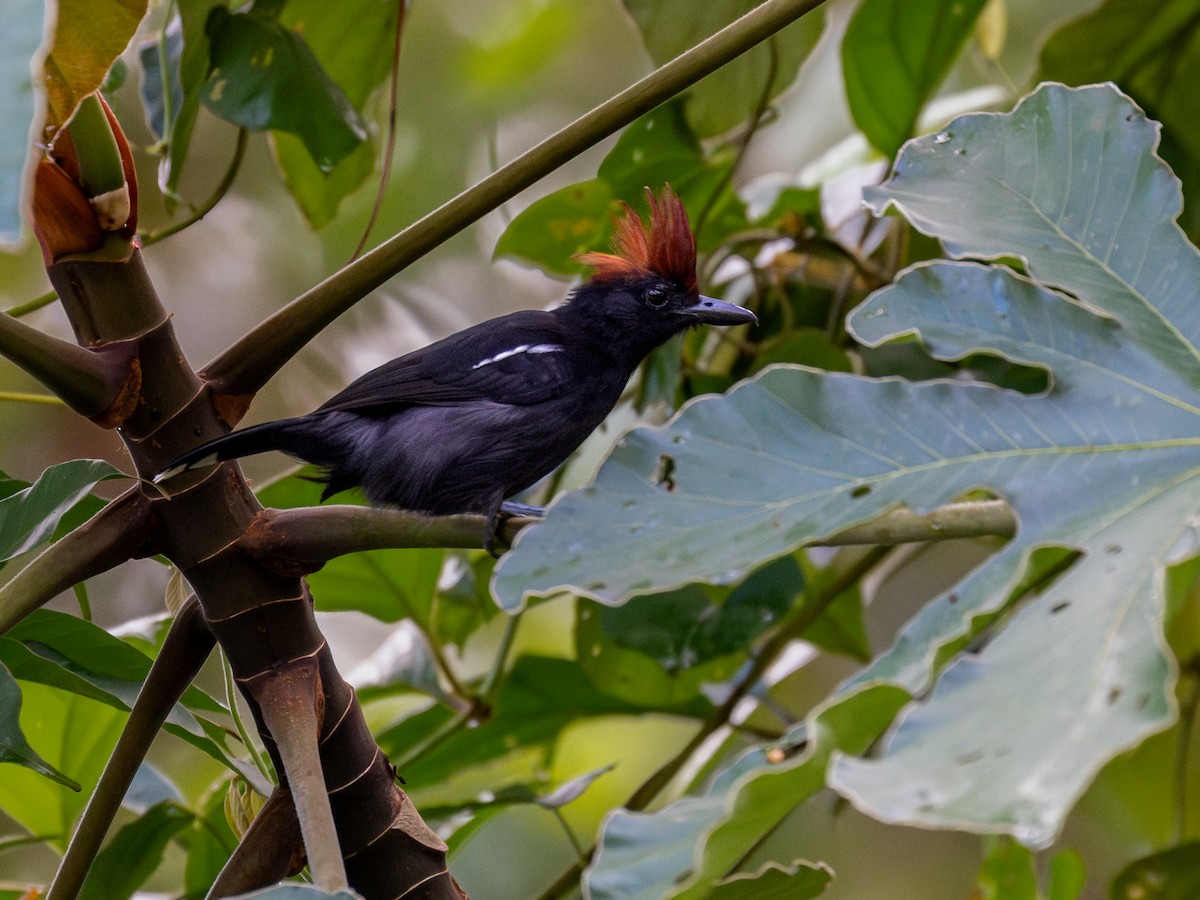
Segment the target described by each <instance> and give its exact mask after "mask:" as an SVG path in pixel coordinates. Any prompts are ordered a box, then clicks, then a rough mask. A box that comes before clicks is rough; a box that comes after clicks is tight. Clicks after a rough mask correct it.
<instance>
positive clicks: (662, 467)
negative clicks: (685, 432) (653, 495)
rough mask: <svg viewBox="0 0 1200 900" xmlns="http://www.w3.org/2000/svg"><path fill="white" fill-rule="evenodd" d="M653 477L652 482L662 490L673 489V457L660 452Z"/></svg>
mask: <svg viewBox="0 0 1200 900" xmlns="http://www.w3.org/2000/svg"><path fill="white" fill-rule="evenodd" d="M653 477H654V483H655V484H656V485H658V486H659V487H660V488H662V489H663V490H664V491H667V492H670V491H673V490H675V457H673V456H671V455H670V454H667V453H663V454H660V455H659V457H658V465H657V466H656V467H655V469H654V476H653Z"/></svg>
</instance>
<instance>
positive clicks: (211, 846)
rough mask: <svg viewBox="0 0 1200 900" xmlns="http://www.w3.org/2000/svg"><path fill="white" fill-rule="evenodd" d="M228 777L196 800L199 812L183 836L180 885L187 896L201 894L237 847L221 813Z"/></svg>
mask: <svg viewBox="0 0 1200 900" xmlns="http://www.w3.org/2000/svg"><path fill="white" fill-rule="evenodd" d="M228 787H229V780H228V779H226V778H222V779H220V780H218V781H217V782H215V783H214V784H213V785H212V786H211V787H210V788H209V789H208V791H207V793H206V794H205V795H204V797H203V798H202V799H201V801H200V812H199V813H198V814H197V815H196V816H195V818H193V819H192V823H191V826H190V828H189V830H188V831H187V832H186V833H185V834H184V835H183V838H184V839H185V840H186V846H187V862H186V864H185V865H184V876H183V884H184V890H185V891H186V892H187V896H189V897H203V896H205V895H206V894H207V893H208V890H209V888H211V887H212V885H213V882H214V881H216V880H217V875H218V874H219V873H220V871H221V869H222V868H223V867H224V865H225V863H226V862H227V861H228V860H229V856H230V854H232V853H233V851H234V848H235V847H237V838H236V837H235V836H234V834H233V831H232V830H231V829H230V827H229V820H228V819H227V817H226V816H225V793H226V791H227V790H228Z"/></svg>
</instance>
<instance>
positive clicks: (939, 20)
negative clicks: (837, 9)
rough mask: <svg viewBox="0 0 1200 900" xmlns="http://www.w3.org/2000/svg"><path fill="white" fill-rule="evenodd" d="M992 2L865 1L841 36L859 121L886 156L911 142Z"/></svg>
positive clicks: (852, 109)
mask: <svg viewBox="0 0 1200 900" xmlns="http://www.w3.org/2000/svg"><path fill="white" fill-rule="evenodd" d="M985 3H986V0H864V2H863V3H862V4H861V5H860V6H859V7H858V9H857V10H856V11H855V13H854V17H853V18H852V19H851V20H850V24H849V26H847V28H846V36H845V37H844V38H843V39H842V76H843V78H844V80H845V83H846V98H847V100H848V101H849V103H850V113H851V115H853V116H854V123H855V124H856V125H857V126H858V127H859V128H860V129H861V130H862V132H863V134H865V135H866V136H867V140H869V141H870V142H871V144H872V145H873V146H874V147H875V149H877V150H879V151H880V152H881V153H883V154H884V155H885V156H888V157H890V156H892V155H894V154H895V152H896V151H897V150H899V149H900V145H901V144H903V143H904V142H905V141H906V140H908V139H909V138H910V137H912V134H913V131H914V129H915V128H916V125H917V116H918V115H920V113H921V108H922V107H923V106H924V105H925V103H926V102H927V101H928V100H929V98H930V97H931V96H932V94H933V92H934V91H935V90H936V89H937V86H938V85H939V84H940V83H941V81H942V79H943V78H944V77H945V75H946V73H947V72H948V71H949V69H950V64H951V63H952V62H954V59H955V57H957V56H958V53H959V50H961V49H962V45H963V43H964V42H965V41H966V39H967V37H968V36H969V35H970V34H971V29H972V28H973V27H974V25H975V19H976V17H977V16H978V15H979V12H980V10H982V9H983V7H984V5H985Z"/></svg>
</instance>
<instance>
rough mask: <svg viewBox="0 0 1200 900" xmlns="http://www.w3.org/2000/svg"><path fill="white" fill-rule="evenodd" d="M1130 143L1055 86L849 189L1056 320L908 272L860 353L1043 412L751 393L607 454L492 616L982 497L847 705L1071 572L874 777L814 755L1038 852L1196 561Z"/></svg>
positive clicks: (1140, 706)
mask: <svg viewBox="0 0 1200 900" xmlns="http://www.w3.org/2000/svg"><path fill="white" fill-rule="evenodd" d="M1155 138H1156V129H1155V126H1154V125H1153V124H1152V123H1150V122H1148V121H1147V120H1146V119H1145V117H1144V116H1143V115H1142V114H1141V113H1140V111H1139V110H1137V109H1136V108H1135V107H1133V106H1132V105H1131V104H1130V103H1129V102H1128V100H1127V99H1126V98H1125V97H1123V96H1122V95H1121V94H1119V93H1118V92H1117V91H1115V90H1113V89H1112V88H1109V87H1094V88H1088V89H1082V90H1071V89H1067V88H1063V87H1062V86H1054V85H1051V86H1047V87H1043V88H1042V89H1040V90H1039V91H1037V92H1036V93H1035V94H1033V95H1031V96H1030V97H1028V98H1026V99H1025V100H1024V101H1023V102H1022V103H1021V104H1020V105H1019V106H1018V107H1017V108H1016V110H1014V111H1013V112H1012V113H1011V114H1008V115H1003V116H997V115H973V116H966V117H963V118H961V119H959V120H957V121H956V122H954V123H952V124H951V125H950V126H948V127H947V129H946V130H945V131H944V132H942V133H941V134H938V135H936V136H931V137H929V138H926V139H921V140H919V141H916V142H913V143H911V144H909V145H908V147H907V148H906V150H905V152H904V153H903V154H902V156H901V158H900V160H899V162H898V164H897V174H896V175H895V177H894V178H893V179H892V180H891V181H890V182H888V183H887V184H886V185H885V186H883V187H882V188H879V189H876V190H874V191H871V192H869V193H868V200H869V202H870V203H871V204H872V205H873V206H874V207H875V209H876V211H877V212H882V211H883V208H884V207H885V206H887V205H888V204H895V205H896V206H897V207H898V208H899V209H900V210H901V211H902V212H903V213H904V214H905V215H906V216H907V217H908V218H909V219H910V220H911V221H912V222H913V223H914V224H915V225H917V226H918V227H919V228H920V229H921V230H923V231H925V232H928V233H929V234H932V235H935V236H937V237H938V238H940V239H941V240H942V241H943V242H944V244H945V246H946V247H947V249H948V251H949V252H950V253H952V254H954V255H971V256H974V257H997V258H998V257H1013V256H1019V257H1021V258H1022V259H1024V260H1025V262H1026V265H1027V268H1028V271H1029V273H1030V275H1031V276H1032V278H1033V279H1045V280H1047V281H1052V282H1053V283H1054V284H1056V285H1060V286H1061V287H1062V288H1063V289H1064V290H1065V291H1068V292H1070V294H1071V295H1072V296H1073V297H1077V298H1079V299H1078V302H1077V301H1075V300H1073V299H1071V298H1069V297H1067V296H1065V295H1064V294H1061V293H1058V292H1056V291H1053V290H1050V289H1049V288H1047V287H1045V286H1043V285H1042V284H1039V283H1038V282H1037V281H1034V280H1030V279H1027V278H1023V277H1020V276H1017V275H1014V274H1013V273H1012V272H1011V271H1010V270H1009V269H1006V268H1003V267H988V266H982V265H977V264H967V263H944V264H939V265H927V266H921V267H917V268H914V269H913V270H911V271H909V272H908V273H906V274H905V276H904V277H903V278H901V279H900V280H899V281H898V282H897V283H896V284H895V285H892V286H891V287H889V288H886V289H884V290H883V291H880V292H878V293H877V294H875V295H874V296H873V297H872V298H871V299H870V300H869V301H867V302H866V303H865V304H863V305H862V306H861V307H859V309H858V310H857V311H856V313H855V314H854V316H853V317H852V320H851V327H852V329H853V331H854V333H855V334H856V335H857V336H858V337H859V339H860V340H863V341H864V342H866V343H868V344H873V345H874V344H879V343H882V342H884V341H887V340H893V339H897V338H900V337H902V336H905V335H911V334H918V335H919V336H920V338H921V340H922V341H923V343H924V344H925V346H926V348H927V349H928V350H929V352H930V353H931V355H933V356H934V357H936V358H939V359H944V360H954V359H961V358H963V357H965V356H967V355H970V354H973V353H977V352H981V351H984V350H986V351H987V352H990V353H992V354H994V355H1000V356H1002V357H1004V358H1006V359H1008V360H1011V361H1014V362H1018V363H1022V364H1025V365H1030V366H1038V367H1043V368H1045V369H1046V370H1047V371H1048V372H1049V373H1050V376H1051V379H1052V381H1051V388H1050V390H1049V391H1048V393H1047V394H1045V395H1044V396H1030V395H1025V394H1020V393H1016V392H1013V391H1008V390H1002V389H998V388H996V387H994V386H991V385H985V384H972V383H962V382H949V381H937V382H929V383H922V384H912V383H909V382H905V381H901V380H898V379H881V380H877V381H876V380H871V379H864V378H856V377H852V376H846V375H839V374H832V375H824V374H821V373H817V372H813V371H809V370H805V369H800V368H789V367H780V368H774V369H770V370H768V371H767V372H765V373H763V374H761V375H760V376H758V377H756V378H754V379H751V380H750V381H748V382H744V383H743V384H742V385H740V386H739V387H737V388H735V389H734V390H733V391H731V392H730V394H729V395H728V396H727V397H724V398H705V399H701V400H699V401H696V402H693V403H692V404H691V405H689V406H687V407H685V409H684V410H683V411H682V412H681V413H680V414H679V415H678V416H677V417H676V418H675V419H674V420H673V421H672V422H671V423H670V424H669V425H668V426H666V427H663V428H657V429H644V430H641V431H637V432H634V433H633V434H631V435H629V436H628V437H626V438H625V440H624V441H623V442H622V444H621V445H619V446H618V448H617V449H616V450H615V451H614V453H613V454H612V456H611V457H610V458H609V460H608V461H607V462H606V463H605V465H604V466H603V467H602V469H601V470H600V473H599V475H598V476H597V478H596V481H595V483H594V484H593V485H592V486H591V487H588V488H585V489H583V490H582V491H579V492H576V493H574V494H569V495H566V496H565V497H563V498H561V499H560V500H559V501H558V502H556V503H555V504H553V505H552V506H551V508H550V510H549V511H548V516H547V519H546V522H545V524H544V525H539V526H536V527H534V528H532V529H527V530H526V531H524V532H523V533H522V534H521V536H520V538H519V539H518V541H517V545H516V547H515V549H514V550H513V551H512V552H511V553H510V554H508V556H506V557H505V559H503V560H502V561H501V562H500V564H499V565H498V566H497V569H496V575H495V578H494V583H493V587H494V591H495V593H496V595H497V597H498V598H499V600H500V602H501V603H502V605H504V606H506V607H508V608H516V607H517V606H519V605H520V603H521V602H522V599H523V596H524V595H526V594H545V593H549V592H551V591H555V590H561V589H563V588H566V589H570V590H575V591H578V592H582V593H584V594H587V595H589V596H593V597H595V598H597V599H599V600H602V601H604V602H609V603H618V602H620V601H622V600H623V599H624V598H626V597H628V596H629V595H630V594H631V593H634V592H647V591H653V590H664V589H668V588H673V587H676V586H678V585H680V584H683V583H686V582H690V581H696V580H714V581H718V582H721V581H729V580H732V579H733V578H735V577H737V574H738V573H739V572H742V571H745V570H746V569H748V568H749V567H751V566H753V565H756V564H758V563H759V562H760V561H762V560H764V559H767V558H770V557H772V556H777V555H780V554H782V553H786V552H789V551H790V550H792V549H793V548H794V547H795V546H796V545H797V544H799V543H801V542H804V541H813V540H819V539H820V538H821V537H822V536H825V535H829V534H832V533H835V532H837V531H840V530H842V529H844V528H846V527H848V526H850V525H853V524H857V523H861V522H864V521H867V520H869V519H872V518H875V517H876V516H878V515H880V514H881V513H883V512H885V511H887V510H889V509H891V508H894V507H896V506H898V505H900V504H908V505H910V506H912V507H913V508H916V509H927V508H931V507H936V506H940V505H943V504H945V503H948V502H951V501H953V500H955V499H958V498H960V497H962V496H964V495H966V494H968V493H970V492H973V491H976V490H978V489H979V488H980V487H987V488H989V489H990V490H992V491H995V492H996V493H997V494H999V495H1000V496H1002V497H1003V498H1005V499H1006V500H1007V501H1008V502H1009V503H1010V504H1011V505H1012V507H1013V509H1014V511H1015V513H1016V516H1017V518H1018V520H1019V522H1020V531H1019V533H1018V535H1017V536H1016V538H1014V539H1013V540H1012V541H1011V542H1010V543H1009V544H1008V545H1007V546H1006V547H1005V548H1004V549H1003V550H1002V551H1000V552H999V553H998V554H997V555H996V556H995V557H993V558H992V559H991V560H990V561H989V562H988V563H987V564H986V565H984V566H982V567H980V568H979V569H977V570H976V571H975V572H973V573H971V575H969V576H968V577H967V578H966V579H965V580H964V581H963V582H961V583H960V584H959V585H958V586H956V587H955V588H953V589H952V590H951V591H949V592H947V593H946V594H945V595H943V596H942V597H940V598H938V599H937V600H936V601H934V602H933V603H932V604H931V605H930V606H928V607H927V608H926V609H925V610H923V611H922V612H921V613H920V614H918V615H917V616H916V617H915V619H914V620H913V621H912V622H911V623H910V624H909V625H908V626H907V627H906V629H905V630H904V632H903V633H902V634H901V636H900V639H899V641H898V642H897V644H896V646H895V647H894V648H893V649H892V650H891V651H889V652H888V653H887V654H886V655H885V656H884V657H882V658H881V659H879V660H877V661H876V663H875V664H873V665H872V666H871V667H869V668H868V669H867V670H866V671H865V672H864V673H863V674H862V676H861V677H860V678H859V679H858V680H856V681H855V682H854V683H853V684H851V685H849V686H848V689H853V688H855V687H856V686H858V685H862V684H866V683H869V682H871V681H873V680H878V679H885V680H889V681H892V682H894V683H896V684H899V685H903V686H904V687H906V688H907V689H908V690H909V691H910V692H912V693H914V694H916V693H918V692H922V691H925V690H926V688H927V686H928V684H929V680H930V678H931V675H932V667H933V664H934V661H935V660H940V659H944V658H945V657H944V656H943V655H942V653H943V650H944V649H945V648H957V647H960V646H961V642H962V641H963V640H964V639H965V638H967V637H969V636H971V635H973V634H976V632H977V630H978V629H979V628H980V627H982V624H983V621H984V619H985V618H986V617H989V616H992V615H994V614H995V613H996V612H998V611H999V610H1001V609H1003V608H1004V607H1005V606H1006V605H1007V604H1008V603H1009V601H1010V597H1011V595H1012V590H1013V588H1014V587H1015V585H1016V584H1017V583H1018V581H1019V580H1020V578H1021V577H1022V573H1023V571H1024V569H1025V568H1026V566H1027V564H1028V561H1029V559H1030V556H1031V554H1032V553H1033V551H1034V549H1035V548H1037V547H1039V546H1060V547H1065V548H1072V549H1077V550H1079V551H1082V554H1083V555H1082V556H1081V557H1080V558H1079V559H1078V560H1077V561H1076V562H1075V564H1074V566H1073V567H1072V568H1070V569H1069V570H1068V571H1067V572H1066V573H1065V574H1064V575H1062V576H1061V577H1059V578H1058V580H1057V581H1056V582H1055V583H1054V584H1053V585H1051V586H1049V587H1047V588H1045V589H1043V590H1042V591H1041V592H1040V593H1039V594H1037V595H1036V596H1034V597H1031V598H1028V599H1026V600H1025V601H1024V603H1023V604H1022V606H1021V607H1020V608H1019V609H1016V610H1015V611H1014V612H1013V613H1012V614H1011V615H1010V616H1009V617H1008V618H1006V619H1005V620H1004V621H1003V622H1002V623H997V624H996V627H995V632H994V633H989V634H988V638H989V639H990V641H989V642H987V643H986V644H981V646H979V647H976V648H975V652H972V653H970V654H964V655H960V656H958V657H956V658H955V659H954V660H953V662H952V663H951V664H950V665H949V667H948V668H947V669H946V671H945V672H944V674H943V675H942V676H941V679H940V682H939V683H938V684H937V686H936V688H935V689H934V690H933V693H932V694H931V695H930V696H929V697H928V698H927V699H926V700H923V701H922V702H921V703H920V704H914V705H913V706H912V707H910V708H909V709H908V710H907V711H906V714H905V716H904V717H903V719H902V721H901V722H900V724H899V726H898V728H897V730H896V732H895V733H894V734H893V735H891V736H890V738H889V740H888V742H887V743H886V744H885V745H884V746H883V748H882V750H881V752H880V754H879V755H877V756H876V757H873V758H872V759H870V760H855V759H851V758H841V759H839V760H838V761H837V762H836V763H835V765H834V767H833V770H832V775H831V777H832V783H833V784H834V785H835V786H836V788H837V789H838V790H839V791H841V792H842V793H843V794H844V795H846V796H847V797H849V798H850V799H852V801H853V802H854V803H855V804H856V805H857V806H859V807H860V808H862V809H864V810H866V811H868V812H869V813H870V814H871V815H873V816H875V817H877V818H879V819H882V820H884V821H889V822H892V821H895V822H905V823H908V824H921V825H923V826H926V827H957V828H973V829H978V830H980V831H1003V832H1008V833H1011V834H1013V835H1014V836H1017V837H1018V838H1019V839H1021V840H1022V841H1024V842H1027V843H1031V844H1040V843H1043V842H1045V841H1048V840H1051V839H1052V838H1053V836H1054V835H1055V834H1056V833H1057V830H1058V828H1059V827H1060V826H1061V823H1062V821H1063V818H1064V817H1065V815H1066V813H1067V812H1068V811H1069V809H1070V807H1071V805H1072V804H1073V803H1074V801H1075V799H1076V798H1077V797H1078V796H1079V795H1080V793H1081V792H1082V791H1083V789H1084V788H1085V786H1086V785H1087V783H1088V782H1089V781H1090V780H1091V778H1092V777H1093V775H1094V774H1095V772H1096V771H1098V770H1099V768H1100V767H1101V766H1102V765H1104V763H1105V762H1107V761H1108V760H1109V759H1111V758H1112V757H1113V756H1114V755H1116V754H1118V753H1120V752H1122V751H1123V750H1126V749H1128V748H1130V747H1132V746H1134V745H1136V744H1137V743H1138V742H1139V741H1140V740H1142V739H1143V738H1144V737H1145V736H1146V735H1148V734H1151V733H1153V732H1155V731H1158V730H1161V729H1162V728H1164V727H1165V726H1166V725H1167V724H1168V723H1169V722H1170V721H1171V718H1172V716H1173V701H1172V699H1171V697H1170V690H1169V684H1170V679H1171V667H1170V664H1169V663H1168V661H1167V660H1166V658H1165V657H1164V655H1163V648H1164V646H1165V644H1164V639H1163V635H1162V631H1161V617H1162V600H1161V596H1162V592H1161V584H1162V578H1163V570H1164V567H1165V566H1166V565H1168V564H1171V563H1173V562H1176V561H1179V560H1182V559H1184V558H1187V557H1189V556H1191V555H1192V554H1194V553H1195V552H1196V549H1197V547H1198V546H1200V539H1198V537H1197V533H1196V529H1195V526H1194V517H1193V511H1194V510H1195V508H1196V506H1197V503H1198V502H1200V500H1198V495H1200V478H1198V476H1200V441H1198V440H1197V438H1196V437H1195V435H1196V433H1197V424H1196V422H1197V414H1198V413H1200V366H1198V365H1197V363H1198V362H1200V350H1198V349H1197V344H1198V343H1200V297H1198V296H1197V285H1200V258H1198V257H1197V254H1196V251H1195V249H1194V248H1193V247H1191V246H1190V245H1189V244H1188V243H1187V242H1186V240H1185V239H1184V237H1183V235H1182V234H1181V232H1180V231H1179V229H1178V228H1177V227H1176V225H1175V223H1174V222H1173V220H1172V216H1173V214H1175V213H1176V212H1177V211H1178V209H1179V203H1180V198H1179V190H1178V182H1176V181H1175V180H1174V179H1173V178H1172V177H1171V174H1170V172H1169V171H1167V170H1166V168H1165V167H1164V166H1163V165H1162V163H1161V161H1159V160H1158V159H1156V158H1155V156H1154V154H1153V148H1154V143H1155ZM668 461H669V463H670V464H671V479H670V481H669V483H667V482H666V481H665V480H664V479H663V478H662V476H661V473H662V470H663V467H664V466H665V465H666V464H667V462H668ZM717 472H719V473H721V477H719V478H718V477H714V474H713V473H717ZM614 559H619V560H620V561H621V565H620V566H619V567H616V566H613V565H612V563H611V560H614ZM1084 601H1086V602H1084Z"/></svg>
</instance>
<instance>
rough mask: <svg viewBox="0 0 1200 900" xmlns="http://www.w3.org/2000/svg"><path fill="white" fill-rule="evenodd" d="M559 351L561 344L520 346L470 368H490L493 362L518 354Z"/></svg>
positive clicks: (501, 352) (503, 351)
mask: <svg viewBox="0 0 1200 900" xmlns="http://www.w3.org/2000/svg"><path fill="white" fill-rule="evenodd" d="M561 350H562V345H561V344H521V345H520V346H519V347H513V348H512V349H511V350H502V351H500V352H499V353H497V354H496V355H495V356H489V357H488V358H487V359H481V360H480V361H479V362H477V363H475V365H473V366H471V368H472V369H482V368H483V367H484V366H490V365H491V364H492V363H494V362H500V360H502V359H508V358H509V357H510V356H516V355H517V354H518V353H558V352H560V351H561Z"/></svg>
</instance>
